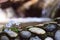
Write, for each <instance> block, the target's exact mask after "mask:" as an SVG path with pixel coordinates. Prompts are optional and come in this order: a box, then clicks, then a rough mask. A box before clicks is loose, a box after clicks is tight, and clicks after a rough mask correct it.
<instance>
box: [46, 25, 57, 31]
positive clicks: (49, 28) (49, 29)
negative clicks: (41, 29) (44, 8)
mask: <svg viewBox="0 0 60 40" xmlns="http://www.w3.org/2000/svg"><path fill="white" fill-rule="evenodd" d="M54 29H56V25H54V24H48V25H47V26H46V30H47V31H53V30H54Z"/></svg>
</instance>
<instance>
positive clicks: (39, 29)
mask: <svg viewBox="0 0 60 40" xmlns="http://www.w3.org/2000/svg"><path fill="white" fill-rule="evenodd" d="M29 31H31V32H33V33H36V34H45V33H46V31H45V30H43V29H41V28H37V27H33V28H30V29H29Z"/></svg>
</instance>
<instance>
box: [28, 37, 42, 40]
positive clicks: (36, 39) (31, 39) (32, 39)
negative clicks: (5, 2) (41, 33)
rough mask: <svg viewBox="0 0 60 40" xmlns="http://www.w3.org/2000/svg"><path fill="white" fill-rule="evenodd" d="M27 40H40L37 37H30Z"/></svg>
mask: <svg viewBox="0 0 60 40" xmlns="http://www.w3.org/2000/svg"><path fill="white" fill-rule="evenodd" d="M29 40H42V39H41V38H39V37H38V36H35V37H31V38H30V39H29Z"/></svg>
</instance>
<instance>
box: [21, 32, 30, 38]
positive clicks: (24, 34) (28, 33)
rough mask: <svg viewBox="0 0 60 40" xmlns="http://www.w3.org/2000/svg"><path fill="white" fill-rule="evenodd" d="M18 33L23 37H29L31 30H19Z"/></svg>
mask: <svg viewBox="0 0 60 40" xmlns="http://www.w3.org/2000/svg"><path fill="white" fill-rule="evenodd" d="M20 35H21V37H23V38H29V37H30V36H31V32H29V31H22V32H20Z"/></svg>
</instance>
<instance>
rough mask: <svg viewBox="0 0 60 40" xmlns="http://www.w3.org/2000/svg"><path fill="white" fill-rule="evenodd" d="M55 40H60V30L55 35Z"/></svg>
mask: <svg viewBox="0 0 60 40" xmlns="http://www.w3.org/2000/svg"><path fill="white" fill-rule="evenodd" d="M55 40H60V30H57V31H56V33H55Z"/></svg>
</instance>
